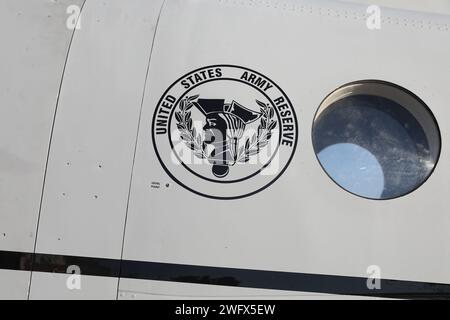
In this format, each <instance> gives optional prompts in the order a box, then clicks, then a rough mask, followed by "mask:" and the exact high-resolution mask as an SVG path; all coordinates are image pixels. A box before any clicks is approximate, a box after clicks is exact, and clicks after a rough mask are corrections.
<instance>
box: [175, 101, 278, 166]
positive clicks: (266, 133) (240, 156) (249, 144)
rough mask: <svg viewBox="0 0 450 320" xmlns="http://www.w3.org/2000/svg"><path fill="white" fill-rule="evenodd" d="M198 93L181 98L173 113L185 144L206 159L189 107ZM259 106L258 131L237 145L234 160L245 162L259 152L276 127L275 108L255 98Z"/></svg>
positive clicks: (199, 156)
mask: <svg viewBox="0 0 450 320" xmlns="http://www.w3.org/2000/svg"><path fill="white" fill-rule="evenodd" d="M198 97H199V95H195V96H191V97H186V98H184V99H181V101H180V104H179V111H177V112H176V113H175V119H176V120H177V128H178V130H179V131H180V137H181V139H182V140H183V141H184V143H185V144H186V146H187V147H188V148H189V149H191V150H192V151H193V152H194V155H195V156H196V157H197V158H200V159H207V158H208V156H207V154H206V153H205V151H204V141H203V139H202V135H201V133H198V132H197V130H196V129H195V127H194V126H193V122H192V118H191V111H190V109H191V108H192V107H193V106H194V104H193V102H194V101H195V100H197V99H198ZM256 102H257V103H258V105H259V106H260V112H261V121H260V124H259V126H258V131H257V132H256V133H254V134H253V136H252V137H251V138H247V139H246V140H245V143H244V145H242V146H240V147H239V149H238V150H239V151H238V153H237V157H236V160H235V162H239V163H246V162H248V161H249V160H250V157H251V156H253V155H256V154H258V153H259V151H260V150H261V148H264V147H265V146H267V144H268V143H269V140H270V139H271V137H272V130H273V129H275V128H276V126H277V121H276V120H273V118H274V116H275V110H274V109H273V107H272V106H270V105H267V104H265V103H263V102H261V101H258V100H256Z"/></svg>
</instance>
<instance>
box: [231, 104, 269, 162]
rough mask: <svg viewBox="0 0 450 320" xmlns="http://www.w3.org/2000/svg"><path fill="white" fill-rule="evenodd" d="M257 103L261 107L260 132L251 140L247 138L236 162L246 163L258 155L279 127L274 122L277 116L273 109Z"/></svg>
mask: <svg viewBox="0 0 450 320" xmlns="http://www.w3.org/2000/svg"><path fill="white" fill-rule="evenodd" d="M256 103H258V105H259V106H260V111H261V122H260V124H259V126H258V131H257V132H256V133H254V134H253V136H252V137H251V138H247V139H246V141H245V144H244V145H243V146H241V147H240V148H239V152H238V157H237V160H236V162H240V163H246V162H248V161H249V160H250V157H251V156H253V155H256V154H258V153H259V151H260V150H261V148H264V147H265V146H267V144H268V143H269V140H270V138H272V130H273V129H275V128H276V126H277V121H276V120H273V117H274V116H275V110H274V109H273V107H272V106H270V105H267V104H265V103H263V102H261V101H258V100H256Z"/></svg>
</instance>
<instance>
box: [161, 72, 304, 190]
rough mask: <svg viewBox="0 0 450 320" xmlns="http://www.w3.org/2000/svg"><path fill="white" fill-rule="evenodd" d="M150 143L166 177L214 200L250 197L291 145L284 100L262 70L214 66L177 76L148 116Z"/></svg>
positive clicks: (277, 169)
mask: <svg viewBox="0 0 450 320" xmlns="http://www.w3.org/2000/svg"><path fill="white" fill-rule="evenodd" d="M152 136H153V145H154V148H155V152H156V155H157V157H158V159H159V161H160V162H161V164H162V166H163V168H164V170H165V171H166V172H167V174H168V175H169V176H170V177H171V178H172V179H173V180H175V181H176V182H177V183H178V184H180V185H181V186H183V187H184V188H186V189H188V190H190V191H192V192H194V193H196V194H199V195H202V196H205V197H209V198H214V199H237V198H242V197H246V196H250V195H253V194H255V193H257V192H259V191H261V190H263V189H265V188H267V187H268V186H269V185H271V184H272V183H273V182H274V181H275V180H277V179H278V178H279V177H280V176H281V175H282V173H283V172H284V171H285V170H286V168H287V166H288V165H289V163H290V161H291V159H292V157H293V155H294V152H295V149H296V146H297V118H296V115H295V111H294V108H293V107H292V105H291V102H290V101H289V99H288V97H287V96H286V95H285V93H284V92H283V91H282V90H281V89H280V87H278V86H277V85H276V84H275V83H274V82H273V81H271V80H270V79H268V78H267V77H265V76H263V75H262V74H260V73H258V72H256V71H253V70H250V69H247V68H243V67H238V66H231V65H216V66H209V67H205V68H201V69H198V70H195V71H193V72H191V73H189V74H187V75H185V76H184V77H182V78H180V79H179V80H178V81H176V82H175V83H174V84H172V85H171V86H170V88H169V89H168V90H167V91H166V92H165V93H164V95H163V96H162V98H161V99H160V101H159V103H158V105H157V107H156V110H155V113H154V117H153V126H152Z"/></svg>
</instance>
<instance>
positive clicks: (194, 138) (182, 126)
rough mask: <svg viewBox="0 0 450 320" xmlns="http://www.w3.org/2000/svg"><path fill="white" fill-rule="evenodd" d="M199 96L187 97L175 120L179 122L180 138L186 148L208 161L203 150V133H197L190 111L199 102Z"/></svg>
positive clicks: (182, 101) (182, 102) (180, 106)
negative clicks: (194, 103)
mask: <svg viewBox="0 0 450 320" xmlns="http://www.w3.org/2000/svg"><path fill="white" fill-rule="evenodd" d="M198 97H199V96H198V95H196V96H192V97H186V98H185V99H182V100H181V101H180V105H179V109H180V111H177V112H176V113H175V119H176V120H177V128H178V130H179V131H180V137H181V139H182V140H183V141H184V143H185V144H186V146H187V147H188V148H189V149H191V150H192V151H194V155H195V156H196V157H197V158H200V159H207V158H208V156H207V155H206V153H205V151H204V149H203V139H202V135H201V133H197V130H196V129H195V127H194V126H193V124H192V118H191V112H190V111H189V110H190V109H191V108H192V107H193V106H194V105H193V104H192V102H193V101H195V100H197V98H198Z"/></svg>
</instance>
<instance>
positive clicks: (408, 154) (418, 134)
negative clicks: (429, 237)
mask: <svg viewBox="0 0 450 320" xmlns="http://www.w3.org/2000/svg"><path fill="white" fill-rule="evenodd" d="M397 90H398V89H397ZM355 92H356V94H354V95H349V94H347V95H345V96H344V97H343V98H339V99H337V100H336V101H332V103H331V104H329V105H328V106H326V108H322V109H319V110H320V111H321V112H319V113H318V115H317V117H316V119H315V122H314V128H313V142H314V149H315V151H316V154H317V157H318V159H319V161H320V163H321V165H322V167H323V168H324V170H325V171H326V172H327V174H328V175H329V176H330V177H331V178H332V179H333V180H334V181H335V182H336V183H337V184H339V185H340V186H341V187H342V188H344V189H346V190H347V191H349V192H351V193H354V194H356V195H359V196H362V197H366V198H372V199H391V198H396V197H399V196H402V195H405V194H407V193H409V192H411V191H413V190H414V189H416V188H417V187H418V186H420V185H421V184H422V183H423V182H424V181H425V180H426V179H427V178H428V176H429V175H430V174H431V171H432V170H433V168H434V165H435V163H436V161H437V155H438V154H439V152H437V151H436V150H433V152H432V150H431V149H432V148H433V149H436V148H437V147H436V146H440V141H437V142H436V141H434V142H433V143H431V144H430V141H429V137H434V138H438V137H439V133H438V131H437V130H438V129H437V126H436V127H435V128H434V129H435V130H436V132H432V133H429V134H428V135H427V133H426V132H425V129H424V126H423V125H422V124H421V123H420V122H419V121H420V120H421V119H417V118H416V117H415V116H414V115H413V114H412V113H411V112H410V111H409V110H408V109H407V108H406V107H403V106H402V105H401V104H399V103H397V102H395V101H393V100H391V99H388V98H385V97H382V96H380V95H372V94H364V93H362V92H363V91H362V90H355ZM424 108H425V107H424ZM416 114H419V115H420V116H421V117H424V116H429V117H432V116H431V114H430V113H429V112H428V111H427V112H423V110H422V113H420V112H419V113H417V112H416ZM425 120H428V122H427V123H428V124H429V123H433V124H434V125H435V122H434V121H433V120H434V118H433V119H432V120H431V121H430V119H425ZM425 127H426V126H425Z"/></svg>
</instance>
